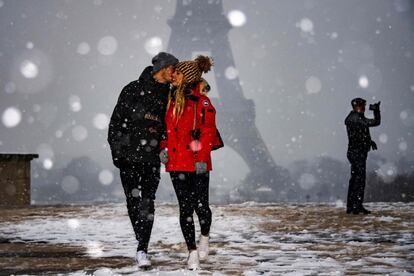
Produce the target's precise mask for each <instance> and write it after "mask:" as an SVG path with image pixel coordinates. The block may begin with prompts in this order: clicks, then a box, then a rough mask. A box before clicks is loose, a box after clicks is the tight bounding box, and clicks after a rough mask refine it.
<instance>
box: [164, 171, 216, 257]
mask: <svg viewBox="0 0 414 276" xmlns="http://www.w3.org/2000/svg"><path fill="white" fill-rule="evenodd" d="M170 176H171V180H172V183H173V186H174V190H175V193H176V195H177V199H178V205H179V207H180V226H181V230H182V232H183V236H184V239H185V242H186V244H187V248H188V250H189V251H190V250H194V249H197V245H196V240H195V227H194V220H193V214H194V211H195V212H196V214H197V216H198V221H199V222H200V229H201V234H202V235H203V236H208V234H209V233H210V226H211V210H210V207H209V182H210V174H209V173H204V174H199V175H197V174H196V173H195V172H171V173H170Z"/></svg>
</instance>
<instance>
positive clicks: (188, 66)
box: [175, 56, 213, 83]
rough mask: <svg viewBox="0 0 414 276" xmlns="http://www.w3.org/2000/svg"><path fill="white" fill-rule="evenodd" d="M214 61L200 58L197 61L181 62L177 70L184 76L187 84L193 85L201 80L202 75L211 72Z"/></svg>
mask: <svg viewBox="0 0 414 276" xmlns="http://www.w3.org/2000/svg"><path fill="white" fill-rule="evenodd" d="M211 66H213V60H212V59H211V58H209V57H207V56H198V57H197V58H196V59H195V60H188V61H181V62H179V63H177V65H176V66H175V69H177V70H179V71H180V72H181V73H183V75H184V79H185V82H186V83H193V82H197V81H200V80H201V74H202V73H207V72H208V71H210V69H211Z"/></svg>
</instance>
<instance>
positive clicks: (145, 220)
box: [120, 163, 160, 252]
mask: <svg viewBox="0 0 414 276" xmlns="http://www.w3.org/2000/svg"><path fill="white" fill-rule="evenodd" d="M120 170H121V181H122V186H123V187H124V192H125V196H126V202H127V208H128V215H129V218H130V220H131V223H132V227H133V228H134V232H135V237H136V239H137V241H138V248H137V251H140V250H142V251H145V252H147V250H148V243H149V240H150V237H151V231H152V225H153V223H154V211H155V208H154V200H155V193H156V192H157V188H158V184H159V182H160V165H158V164H145V163H142V164H137V165H135V167H130V168H121V169H120Z"/></svg>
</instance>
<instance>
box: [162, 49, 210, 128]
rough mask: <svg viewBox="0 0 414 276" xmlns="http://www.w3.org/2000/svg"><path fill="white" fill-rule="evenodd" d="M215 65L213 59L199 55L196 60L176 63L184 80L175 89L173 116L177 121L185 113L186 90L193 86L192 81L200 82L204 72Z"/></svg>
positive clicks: (169, 101) (169, 100) (169, 102)
mask: <svg viewBox="0 0 414 276" xmlns="http://www.w3.org/2000/svg"><path fill="white" fill-rule="evenodd" d="M212 66H213V60H212V59H211V58H209V57H207V56H198V57H197V58H196V59H195V60H194V61H182V62H179V63H178V64H177V65H176V70H179V71H180V72H181V73H182V74H183V82H182V83H180V84H179V86H178V87H177V89H176V90H175V97H174V109H173V117H174V118H175V119H176V122H178V120H179V119H180V118H181V116H182V115H183V113H184V105H185V91H186V90H187V89H189V88H191V83H195V82H199V81H200V79H201V74H202V73H207V72H208V71H210V69H211V67H212ZM171 99H172V96H171V93H170V95H169V96H168V105H167V110H168V108H169V107H170V104H171Z"/></svg>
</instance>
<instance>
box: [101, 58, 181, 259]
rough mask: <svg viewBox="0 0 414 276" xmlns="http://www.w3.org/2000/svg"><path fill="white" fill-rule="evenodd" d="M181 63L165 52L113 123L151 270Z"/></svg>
mask: <svg viewBox="0 0 414 276" xmlns="http://www.w3.org/2000/svg"><path fill="white" fill-rule="evenodd" d="M177 62H178V59H177V58H175V57H174V56H173V55H171V54H168V53H164V52H161V53H159V54H158V55H156V56H155V57H154V58H153V59H152V64H153V66H148V67H147V68H145V69H144V71H143V72H142V74H141V76H140V77H139V79H138V80H135V81H132V82H131V83H129V84H128V85H127V86H125V87H124V88H123V89H122V92H121V94H120V96H119V98H118V102H117V104H116V106H115V109H114V111H113V113H112V117H111V121H110V124H109V132H108V142H109V144H110V147H111V152H112V159H113V163H114V165H115V166H116V167H118V168H119V170H120V174H121V181H122V186H123V188H124V192H125V196H126V201H127V208H128V215H129V218H130V220H131V223H132V227H133V229H134V232H135V236H136V239H137V241H138V248H137V254H136V260H137V262H138V266H139V267H149V266H150V265H151V262H150V260H149V259H148V257H147V251H148V243H149V240H150V236H151V230H152V226H153V222H154V211H155V210H154V200H155V193H156V191H157V188H158V184H159V181H160V157H159V154H160V147H159V143H160V141H162V140H164V139H165V132H166V130H165V123H164V117H165V112H166V108H167V102H168V93H169V88H170V85H169V83H170V82H171V80H172V74H173V72H174V65H175V64H176V63H177Z"/></svg>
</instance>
